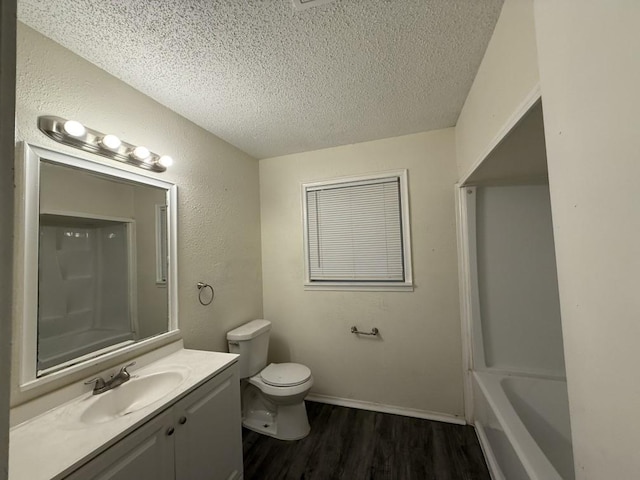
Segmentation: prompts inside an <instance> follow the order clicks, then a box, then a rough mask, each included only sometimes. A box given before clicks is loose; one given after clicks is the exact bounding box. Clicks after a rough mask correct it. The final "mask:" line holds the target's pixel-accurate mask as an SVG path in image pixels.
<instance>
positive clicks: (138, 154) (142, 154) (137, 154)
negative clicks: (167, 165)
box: [131, 146, 151, 162]
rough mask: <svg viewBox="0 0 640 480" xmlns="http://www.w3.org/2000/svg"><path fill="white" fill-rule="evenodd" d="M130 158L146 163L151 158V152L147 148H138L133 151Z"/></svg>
mask: <svg viewBox="0 0 640 480" xmlns="http://www.w3.org/2000/svg"><path fill="white" fill-rule="evenodd" d="M131 156H132V157H133V158H135V159H136V160H139V161H141V162H147V161H148V160H149V157H150V156H151V152H150V151H149V149H148V148H147V147H143V146H139V147H136V148H134V149H133V151H132V152H131Z"/></svg>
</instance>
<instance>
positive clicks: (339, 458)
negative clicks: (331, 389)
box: [243, 402, 491, 480]
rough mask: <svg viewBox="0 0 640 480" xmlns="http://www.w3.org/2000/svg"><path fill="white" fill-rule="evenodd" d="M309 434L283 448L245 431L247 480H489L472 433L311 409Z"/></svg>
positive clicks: (433, 424) (328, 407) (381, 415)
mask: <svg viewBox="0 0 640 480" xmlns="http://www.w3.org/2000/svg"><path fill="white" fill-rule="evenodd" d="M306 403H307V414H308V415H309V423H310V424H311V433H310V434H309V436H308V437H306V438H304V439H302V440H299V441H295V442H285V441H282V440H276V439H274V438H271V437H267V436H265V435H260V434H258V433H255V432H252V431H249V430H246V429H243V447H244V479H245V480H270V479H273V480H284V479H287V480H294V479H295V480H302V479H305V480H334V479H335V480H343V479H344V480H358V479H362V480H373V479H375V480H378V479H389V480H414V479H415V480H458V479H460V480H462V479H465V480H485V479H486V480H490V478H491V477H490V476H489V472H488V471H487V467H486V464H485V462H484V458H483V456H482V451H481V449H480V445H479V444H478V439H477V437H476V434H475V431H474V430H473V428H472V427H470V426H461V425H451V424H448V423H442V422H432V421H429V420H421V419H417V418H409V417H402V416H399V415H389V414H384V413H377V412H369V411H365V410H356V409H352V408H346V407H337V406H334V405H326V404H322V403H315V402H306Z"/></svg>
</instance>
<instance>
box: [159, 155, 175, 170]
mask: <svg viewBox="0 0 640 480" xmlns="http://www.w3.org/2000/svg"><path fill="white" fill-rule="evenodd" d="M158 163H159V164H160V165H162V166H163V167H170V166H171V165H173V158H171V157H170V156H169V155H162V156H161V157H160V159H159V160H158Z"/></svg>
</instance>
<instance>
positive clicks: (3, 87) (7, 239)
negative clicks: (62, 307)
mask: <svg viewBox="0 0 640 480" xmlns="http://www.w3.org/2000/svg"><path fill="white" fill-rule="evenodd" d="M16 3H17V2H16V1H15V0H6V1H3V2H0V91H1V92H2V94H0V124H2V129H1V131H0V215H1V216H2V219H3V222H2V226H1V227H0V263H1V264H2V265H5V268H2V270H1V271H0V378H4V379H7V378H9V373H10V369H11V366H10V363H11V353H10V352H11V317H12V315H11V307H12V305H11V304H12V301H11V290H12V285H11V284H12V271H11V269H10V268H6V265H11V260H12V255H13V252H12V243H13V232H12V228H11V225H12V223H13V222H12V220H13V161H12V160H13V132H14V128H13V126H14V118H15V115H14V113H15V112H14V105H15V97H14V95H13V94H12V93H13V91H14V89H15V55H16V48H15V46H16V45H15V26H16ZM8 456H9V382H6V381H4V382H2V386H0V479H2V480H4V479H6V478H7V475H8V474H7V466H8Z"/></svg>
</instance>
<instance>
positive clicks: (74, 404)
mask: <svg viewBox="0 0 640 480" xmlns="http://www.w3.org/2000/svg"><path fill="white" fill-rule="evenodd" d="M236 360H237V355H234V354H228V353H215V352H203V351H197V350H184V349H182V350H178V351H177V352H175V353H173V354H171V355H168V356H166V357H164V358H162V359H160V360H158V361H156V362H154V363H152V364H149V365H147V366H144V367H142V368H139V369H136V367H135V366H134V367H132V368H130V373H131V375H132V377H134V376H143V375H148V374H151V373H157V372H162V371H167V370H171V371H176V370H179V371H180V372H181V373H182V374H183V375H184V379H183V380H182V381H181V383H179V385H178V386H177V387H176V388H175V389H174V390H172V391H171V392H169V393H168V394H166V395H165V396H163V397H161V398H160V399H158V400H157V401H155V402H153V403H151V404H149V405H147V406H146V407H143V408H141V409H139V410H136V411H133V412H131V413H128V414H125V415H123V416H120V417H118V418H115V419H112V420H110V421H108V422H104V423H100V424H98V425H95V424H91V425H88V424H86V423H83V422H82V421H81V420H80V416H81V414H82V413H83V411H85V408H86V406H88V405H89V404H91V403H92V402H95V401H96V399H98V398H99V396H94V395H92V393H91V392H90V391H86V390H87V389H89V388H90V387H87V386H83V388H84V389H85V393H83V394H82V395H80V396H79V397H76V398H73V399H71V400H69V401H67V402H66V403H63V404H61V405H58V406H56V407H55V408H52V409H51V410H48V411H46V412H44V413H42V414H40V415H38V416H36V417H34V418H31V419H29V420H26V421H24V422H23V423H21V424H19V425H16V426H15V427H13V428H12V429H11V432H10V451H9V477H10V478H12V479H14V478H15V479H29V480H49V479H51V478H59V476H61V475H62V474H63V473H70V472H71V471H72V470H74V469H75V468H77V467H78V466H80V465H81V464H82V463H84V462H85V461H86V460H88V458H89V457H92V456H95V455H97V454H98V453H100V452H102V451H104V450H106V449H107V448H108V447H109V446H111V445H113V444H114V443H116V442H117V441H118V440H120V439H122V438H124V437H125V436H126V435H127V434H128V433H130V432H132V431H133V430H134V429H135V428H137V427H138V426H140V425H141V424H143V423H144V422H145V421H147V420H148V419H150V418H151V417H153V416H154V415H156V414H157V413H158V412H159V411H161V410H162V409H163V408H164V407H166V406H168V405H169V404H171V403H172V402H175V400H176V399H178V398H181V397H183V396H185V395H186V394H187V393H189V392H190V391H192V390H194V389H195V388H196V387H197V386H199V385H201V384H202V383H204V382H205V381H206V380H207V379H209V378H211V377H212V376H214V375H216V374H217V373H219V372H221V371H222V370H224V369H225V368H227V367H229V366H230V365H232V364H233V363H235V362H236ZM105 395H106V394H105ZM43 400H44V399H43Z"/></svg>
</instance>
